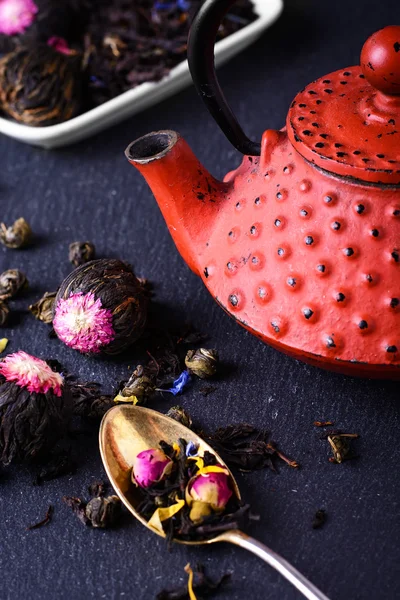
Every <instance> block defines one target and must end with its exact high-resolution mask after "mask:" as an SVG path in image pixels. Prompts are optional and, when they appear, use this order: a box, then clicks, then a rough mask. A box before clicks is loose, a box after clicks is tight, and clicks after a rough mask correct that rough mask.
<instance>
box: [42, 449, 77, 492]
mask: <svg viewBox="0 0 400 600" xmlns="http://www.w3.org/2000/svg"><path fill="white" fill-rule="evenodd" d="M75 471H76V463H75V461H74V460H73V459H72V457H71V452H70V451H62V452H58V453H57V454H55V455H52V456H51V458H50V459H49V460H47V461H46V464H45V465H44V466H43V467H42V468H41V470H40V471H39V472H38V473H37V475H36V478H35V481H34V482H33V484H34V485H41V484H42V483H43V482H45V481H52V480H53V479H57V478H58V477H62V476H63V475H72V474H73V473H75Z"/></svg>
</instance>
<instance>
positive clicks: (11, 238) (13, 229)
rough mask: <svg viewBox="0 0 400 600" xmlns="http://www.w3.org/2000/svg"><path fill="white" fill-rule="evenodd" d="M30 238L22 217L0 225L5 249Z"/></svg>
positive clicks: (1, 65) (0, 65)
mask: <svg viewBox="0 0 400 600" xmlns="http://www.w3.org/2000/svg"><path fill="white" fill-rule="evenodd" d="M4 61H5V58H3V59H0V105H1V103H2V100H1V98H2V86H3V85H4V81H2V77H3V69H4ZM2 108H4V107H2ZM31 237H32V230H31V228H30V225H29V223H27V222H26V221H25V219H23V218H22V217H21V218H20V219H17V220H16V221H15V223H13V224H12V225H10V227H7V226H6V225H5V224H4V223H1V224H0V242H1V243H2V244H4V246H6V247H7V248H12V249H14V250H15V249H18V248H24V247H25V246H27V245H28V244H29V242H30V241H31Z"/></svg>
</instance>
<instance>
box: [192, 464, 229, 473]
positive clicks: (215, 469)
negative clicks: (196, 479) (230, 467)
mask: <svg viewBox="0 0 400 600" xmlns="http://www.w3.org/2000/svg"><path fill="white" fill-rule="evenodd" d="M207 473H225V475H228V471H227V469H225V467H218V466H217V465H211V466H209V467H203V469H200V471H199V473H196V475H197V474H200V475H207Z"/></svg>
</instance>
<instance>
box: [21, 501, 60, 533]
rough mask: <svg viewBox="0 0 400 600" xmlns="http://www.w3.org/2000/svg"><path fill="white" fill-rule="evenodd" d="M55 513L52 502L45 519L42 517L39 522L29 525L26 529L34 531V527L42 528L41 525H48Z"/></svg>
mask: <svg viewBox="0 0 400 600" xmlns="http://www.w3.org/2000/svg"><path fill="white" fill-rule="evenodd" d="M53 513H54V508H53V506H52V505H51V504H50V506H49V508H48V509H47V512H46V514H45V517H44V519H42V520H41V521H39V522H38V523H35V524H34V525H29V526H28V527H27V528H26V529H27V530H28V531H32V530H33V529H40V527H44V525H48V524H49V523H50V522H51V519H52V517H53Z"/></svg>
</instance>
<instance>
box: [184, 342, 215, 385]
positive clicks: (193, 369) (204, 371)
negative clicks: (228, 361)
mask: <svg viewBox="0 0 400 600" xmlns="http://www.w3.org/2000/svg"><path fill="white" fill-rule="evenodd" d="M218 360H219V357H218V352H217V350H207V349H206V348H199V349H198V350H189V352H188V353H187V354H186V358H185V365H186V366H187V368H188V370H189V372H190V373H193V374H194V375H196V376H197V377H200V379H207V378H208V377H212V376H213V375H215V373H216V372H217V365H218Z"/></svg>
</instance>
